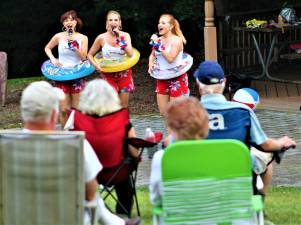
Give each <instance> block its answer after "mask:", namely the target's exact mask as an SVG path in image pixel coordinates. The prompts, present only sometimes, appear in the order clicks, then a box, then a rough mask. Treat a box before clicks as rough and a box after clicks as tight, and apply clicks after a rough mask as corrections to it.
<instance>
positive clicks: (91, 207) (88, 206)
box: [84, 198, 97, 225]
mask: <svg viewBox="0 0 301 225" xmlns="http://www.w3.org/2000/svg"><path fill="white" fill-rule="evenodd" d="M84 207H85V213H86V211H88V212H89V213H88V214H89V216H90V221H91V222H90V224H91V225H96V224H97V218H96V207H97V200H96V198H95V199H94V200H92V201H85V203H84ZM84 216H85V215H84Z"/></svg>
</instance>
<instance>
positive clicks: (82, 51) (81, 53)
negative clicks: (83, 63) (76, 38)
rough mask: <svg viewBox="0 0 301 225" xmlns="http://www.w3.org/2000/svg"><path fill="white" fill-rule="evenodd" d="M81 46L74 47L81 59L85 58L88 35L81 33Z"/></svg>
mask: <svg viewBox="0 0 301 225" xmlns="http://www.w3.org/2000/svg"><path fill="white" fill-rule="evenodd" d="M81 36H82V38H81V39H82V40H81V48H80V49H77V48H75V51H76V53H77V54H78V55H79V57H80V58H81V60H86V59H87V53H88V37H87V36H85V35H81Z"/></svg>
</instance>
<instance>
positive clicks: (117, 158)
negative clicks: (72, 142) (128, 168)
mask: <svg viewBox="0 0 301 225" xmlns="http://www.w3.org/2000/svg"><path fill="white" fill-rule="evenodd" d="M120 102H121V101H120V99H119V96H118V93H117V91H116V90H115V89H114V88H113V87H112V86H111V85H110V84H109V83H108V82H107V81H105V80H102V79H95V80H92V81H89V82H88V83H87V85H86V87H85V88H84V90H83V91H82V92H81V94H80V99H79V104H78V108H77V109H76V110H72V112H71V113H70V116H69V118H68V120H67V122H66V125H65V127H64V129H66V130H67V129H69V130H79V131H85V133H86V138H87V140H88V141H89V142H90V144H91V145H92V147H93V149H94V151H95V152H96V155H97V156H98V159H99V160H100V162H101V163H102V164H103V165H104V169H103V170H102V172H101V173H100V174H99V175H98V177H97V179H98V182H99V183H101V184H106V183H107V182H110V180H111V179H109V175H108V174H114V173H115V171H117V170H118V169H117V168H118V167H119V166H120V165H121V163H122V158H123V155H129V156H130V157H132V159H133V161H134V163H136V162H137V163H138V161H139V152H138V150H137V149H136V148H134V147H133V146H131V145H128V146H124V140H125V138H126V137H136V133H135V130H134V127H133V126H132V124H131V123H130V121H129V112H128V109H127V108H122V106H121V103H120ZM125 147H127V150H126V151H125V149H126V148H125ZM112 152H114V154H112ZM117 152H118V153H117ZM121 174H122V173H121ZM125 174H126V175H124V176H122V177H121V178H120V179H119V178H118V179H114V180H118V182H117V183H115V184H114V187H115V190H116V193H117V199H118V201H119V202H120V203H121V205H122V206H121V205H120V204H116V212H117V213H118V214H125V215H128V216H130V214H131V209H132V206H133V195H134V192H133V187H132V185H133V184H132V183H131V180H130V177H129V173H125ZM105 177H107V179H106V178H105Z"/></svg>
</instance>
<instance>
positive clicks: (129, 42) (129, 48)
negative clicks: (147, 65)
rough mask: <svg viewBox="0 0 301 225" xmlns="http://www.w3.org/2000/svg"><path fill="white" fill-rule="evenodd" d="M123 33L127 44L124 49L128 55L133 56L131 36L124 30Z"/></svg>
mask: <svg viewBox="0 0 301 225" xmlns="http://www.w3.org/2000/svg"><path fill="white" fill-rule="evenodd" d="M123 34H124V39H125V41H126V43H127V46H126V47H125V48H124V51H125V53H126V54H127V56H128V57H132V56H133V46H132V42H131V37H130V35H129V34H128V33H126V32H123Z"/></svg>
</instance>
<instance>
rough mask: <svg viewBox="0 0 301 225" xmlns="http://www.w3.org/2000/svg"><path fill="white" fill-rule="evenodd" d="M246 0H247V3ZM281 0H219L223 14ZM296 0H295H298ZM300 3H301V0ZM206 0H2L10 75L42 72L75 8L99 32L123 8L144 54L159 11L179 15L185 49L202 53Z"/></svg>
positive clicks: (0, 42)
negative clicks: (48, 51)
mask: <svg viewBox="0 0 301 225" xmlns="http://www.w3.org/2000/svg"><path fill="white" fill-rule="evenodd" d="M242 2H245V4H242ZM283 2H284V1H281V0H278V1H277V0H256V1H255V0H253V1H249V0H248V1H246V0H230V1H229V0H216V6H217V13H218V14H219V15H220V16H223V15H226V14H235V13H239V12H245V11H250V10H259V9H262V8H275V7H281V5H282V4H283ZM297 2H300V0H297V1H293V0H292V1H291V3H297ZM298 4H300V3H298ZM203 7H204V0H136V1H135V0H49V1H45V0H39V1H38V0H26V1H25V0H1V1H0V31H1V34H0V51H5V52H7V53H8V62H9V78H15V77H28V76H38V75H41V72H40V66H41V64H42V63H43V61H45V60H46V59H47V56H46V54H45V53H44V47H45V45H46V44H47V43H48V41H49V40H50V38H51V37H52V36H53V35H54V34H55V33H57V32H60V31H61V29H62V24H60V22H59V18H60V16H61V14H62V13H64V12H65V11H67V10H70V9H75V10H76V11H77V12H78V14H79V17H80V18H81V19H82V20H83V22H84V27H83V30H82V31H81V33H83V34H85V35H87V36H88V37H89V47H90V46H91V45H92V43H93V41H94V39H95V37H96V36H97V35H98V34H99V33H102V32H104V31H105V16H106V13H107V11H108V10H117V11H119V12H120V13H121V16H122V24H123V30H125V31H127V32H129V33H130V35H131V38H132V42H133V46H134V47H135V48H137V49H138V50H139V51H140V53H141V56H142V58H145V57H147V56H148V55H149V53H150V46H149V44H148V42H149V37H150V35H151V34H152V33H154V32H156V31H157V23H158V19H159V16H160V15H161V14H162V13H164V12H169V13H172V14H174V15H175V17H176V18H177V19H178V20H179V22H180V25H181V29H182V31H183V33H184V36H185V37H186V39H187V45H186V46H185V51H187V52H189V53H190V54H192V55H193V56H197V57H198V58H202V57H203V55H202V53H203V26H204V9H203Z"/></svg>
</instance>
